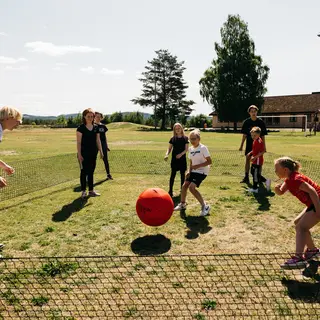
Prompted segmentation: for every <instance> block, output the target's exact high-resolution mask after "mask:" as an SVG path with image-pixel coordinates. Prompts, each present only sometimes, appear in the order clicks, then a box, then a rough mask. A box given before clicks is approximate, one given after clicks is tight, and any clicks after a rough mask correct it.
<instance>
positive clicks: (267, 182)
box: [266, 179, 271, 191]
mask: <svg viewBox="0 0 320 320" xmlns="http://www.w3.org/2000/svg"><path fill="white" fill-rule="evenodd" d="M266 188H267V191H270V190H271V179H267V181H266Z"/></svg>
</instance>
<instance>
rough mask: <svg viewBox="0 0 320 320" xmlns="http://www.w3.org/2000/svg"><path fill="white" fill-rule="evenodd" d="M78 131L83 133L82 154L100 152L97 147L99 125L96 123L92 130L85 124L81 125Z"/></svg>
mask: <svg viewBox="0 0 320 320" xmlns="http://www.w3.org/2000/svg"><path fill="white" fill-rule="evenodd" d="M77 131H79V132H81V133H82V139H81V154H82V156H83V155H84V154H85V155H95V154H96V153H97V152H98V147H97V140H96V139H97V133H98V126H96V125H94V126H93V128H92V130H91V131H90V130H88V128H87V127H86V125H85V124H82V125H80V126H79V127H78V128H77Z"/></svg>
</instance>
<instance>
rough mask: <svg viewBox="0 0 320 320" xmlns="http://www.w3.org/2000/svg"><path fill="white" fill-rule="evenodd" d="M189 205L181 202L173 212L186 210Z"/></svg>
mask: <svg viewBox="0 0 320 320" xmlns="http://www.w3.org/2000/svg"><path fill="white" fill-rule="evenodd" d="M186 208H187V205H186V204H185V203H182V202H180V203H179V204H178V205H177V206H176V207H174V209H173V211H180V210H186Z"/></svg>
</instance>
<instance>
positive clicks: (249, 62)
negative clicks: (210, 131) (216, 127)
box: [199, 15, 269, 130]
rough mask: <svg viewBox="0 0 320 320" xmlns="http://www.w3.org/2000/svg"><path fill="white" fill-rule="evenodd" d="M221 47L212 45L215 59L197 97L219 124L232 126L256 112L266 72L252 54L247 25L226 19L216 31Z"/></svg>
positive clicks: (233, 19)
mask: <svg viewBox="0 0 320 320" xmlns="http://www.w3.org/2000/svg"><path fill="white" fill-rule="evenodd" d="M220 34H221V45H219V44H218V43H215V51H216V54H217V58H216V59H215V60H213V61H212V65H211V66H210V67H209V68H208V69H207V70H206V71H205V72H204V75H203V77H202V78H201V80H200V82H199V84H200V95H201V96H202V97H203V98H204V100H206V101H207V102H208V103H209V104H210V105H212V106H213V110H214V111H216V112H217V114H218V118H219V120H220V121H228V122H229V121H230V122H233V123H234V129H235V130H236V123H237V122H238V121H243V120H244V119H245V118H246V117H247V116H248V114H247V109H248V107H249V106H250V105H252V104H255V105H257V106H258V107H259V108H260V109H261V107H262V105H263V96H264V94H265V93H266V91H267V89H266V87H265V84H266V81H267V79H268V74H269V68H268V66H266V65H263V62H262V58H261V57H260V56H258V55H256V54H255V45H254V42H253V40H252V39H251V38H250V35H249V30H248V25H247V24H246V23H245V22H244V21H242V20H241V18H240V16H239V15H229V16H228V20H227V21H226V22H225V23H224V25H223V27H222V28H221V29H220Z"/></svg>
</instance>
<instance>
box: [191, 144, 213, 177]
mask: <svg viewBox="0 0 320 320" xmlns="http://www.w3.org/2000/svg"><path fill="white" fill-rule="evenodd" d="M208 157H210V153H209V150H208V148H207V147H206V146H205V145H203V144H201V143H200V144H199V145H198V147H196V148H195V147H193V146H192V147H190V148H189V159H190V160H191V162H192V165H197V164H201V163H204V162H206V161H207V160H206V158H208ZM192 172H196V173H202V174H205V175H208V174H209V166H206V167H201V168H198V169H195V170H192Z"/></svg>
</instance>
